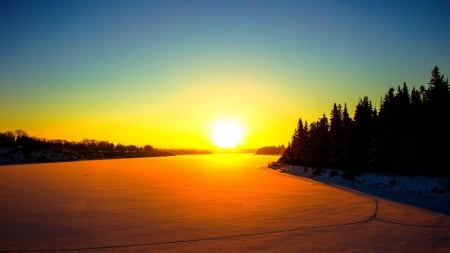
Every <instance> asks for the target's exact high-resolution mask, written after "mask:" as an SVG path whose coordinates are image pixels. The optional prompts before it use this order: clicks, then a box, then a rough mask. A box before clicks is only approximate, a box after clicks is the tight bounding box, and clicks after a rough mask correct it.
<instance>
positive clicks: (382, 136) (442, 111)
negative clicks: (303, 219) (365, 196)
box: [280, 66, 450, 175]
mask: <svg viewBox="0 0 450 253" xmlns="http://www.w3.org/2000/svg"><path fill="white" fill-rule="evenodd" d="M330 122H331V123H330V125H328V120H327V118H326V117H325V115H323V117H322V118H321V119H319V120H318V121H317V122H313V123H312V124H311V125H310V127H309V129H308V127H307V124H305V126H304V125H303V122H302V121H301V120H300V121H299V124H298V127H297V130H296V132H295V134H294V136H293V138H292V142H291V143H290V145H289V146H288V148H287V150H286V152H285V154H283V156H282V159H280V161H283V162H287V163H295V164H301V165H304V166H318V167H327V166H331V167H333V168H343V169H350V170H376V171H385V172H394V173H402V174H436V175H450V155H449V154H450V145H449V144H450V90H449V86H448V79H446V78H444V76H443V75H441V74H440V72H439V68H438V67H437V66H436V67H434V68H433V70H432V71H431V78H430V82H429V83H428V87H427V88H426V87H425V86H423V85H422V86H420V87H419V89H416V88H415V87H413V88H412V89H411V91H409V88H408V86H407V84H406V83H403V85H401V86H398V87H397V89H394V88H390V89H389V90H388V92H387V93H386V95H385V96H384V99H383V100H382V102H381V105H380V110H379V113H378V112H377V110H376V109H375V108H373V106H372V103H371V101H370V100H369V98H368V97H364V98H363V99H361V100H360V101H359V103H358V105H357V106H356V110H355V114H354V119H351V118H350V116H349V113H348V110H347V106H346V104H344V108H343V109H342V107H341V105H337V104H334V105H333V108H332V110H331V113H330Z"/></svg>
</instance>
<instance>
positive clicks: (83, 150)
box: [0, 130, 173, 164]
mask: <svg viewBox="0 0 450 253" xmlns="http://www.w3.org/2000/svg"><path fill="white" fill-rule="evenodd" d="M0 151H1V152H0V163H6V164H8V163H23V162H49V161H73V160H91V159H106V158H128V157H148V156H166V155H173V154H172V153H170V152H169V151H168V150H160V149H156V148H154V147H152V146H151V145H145V146H136V145H122V144H117V145H114V143H111V142H108V141H97V140H93V139H84V140H82V141H80V142H71V141H66V140H46V139H42V138H36V137H31V136H29V135H28V134H27V133H26V132H25V131H23V130H16V131H14V132H12V131H7V132H3V133H0Z"/></svg>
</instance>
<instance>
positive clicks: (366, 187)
mask: <svg viewBox="0 0 450 253" xmlns="http://www.w3.org/2000/svg"><path fill="white" fill-rule="evenodd" d="M277 169H278V170H279V171H281V172H285V173H289V174H293V175H298V176H302V177H306V178H310V179H313V180H316V181H320V182H324V183H328V184H332V185H336V186H344V187H346V188H351V189H354V190H357V191H361V192H364V193H368V194H371V195H375V196H379V197H383V198H387V199H390V200H394V201H397V202H402V203H406V204H410V205H414V206H418V207H422V208H427V209H430V210H432V211H437V212H443V213H446V214H450V178H445V177H427V176H398V175H392V174H383V173H368V172H360V173H352V172H346V171H339V170H331V169H313V168H308V167H302V166H294V165H284V166H282V167H280V168H277ZM352 174H353V175H352Z"/></svg>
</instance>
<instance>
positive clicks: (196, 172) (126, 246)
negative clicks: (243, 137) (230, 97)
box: [0, 154, 450, 252]
mask: <svg viewBox="0 0 450 253" xmlns="http://www.w3.org/2000/svg"><path fill="white" fill-rule="evenodd" d="M273 160H276V157H274V156H256V155H249V154H223V155H196V156H175V157H159V158H141V159H123V160H122V159H120V160H101V161H81V162H68V163H51V164H30V165H15V166H1V167H0V252H34V251H36V252H45V251H46V250H48V251H52V252H55V251H57V250H61V252H64V251H71V252H450V216H447V215H443V214H439V213H432V212H429V211H425V210H423V209H418V208H414V207H411V206H406V205H402V204H398V203H394V202H390V201H386V200H383V199H380V200H378V201H375V199H374V198H373V197H370V196H367V195H362V194H359V193H356V192H352V191H349V190H345V189H340V188H335V187H332V186H328V185H325V184H321V183H318V182H314V181H311V180H308V179H304V178H300V177H295V176H292V175H288V174H282V173H279V172H277V171H274V170H271V169H267V168H265V167H266V165H267V163H268V162H271V161H273ZM377 203H378V204H377Z"/></svg>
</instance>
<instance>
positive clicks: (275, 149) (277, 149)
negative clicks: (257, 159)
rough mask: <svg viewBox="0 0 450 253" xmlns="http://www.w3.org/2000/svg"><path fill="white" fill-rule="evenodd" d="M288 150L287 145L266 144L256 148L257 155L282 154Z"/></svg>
mask: <svg viewBox="0 0 450 253" xmlns="http://www.w3.org/2000/svg"><path fill="white" fill-rule="evenodd" d="M285 150H286V147H285V146H284V145H280V146H265V147H261V148H258V149H257V150H256V152H255V153H256V154H257V155H281V154H283V153H284V151H285Z"/></svg>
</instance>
